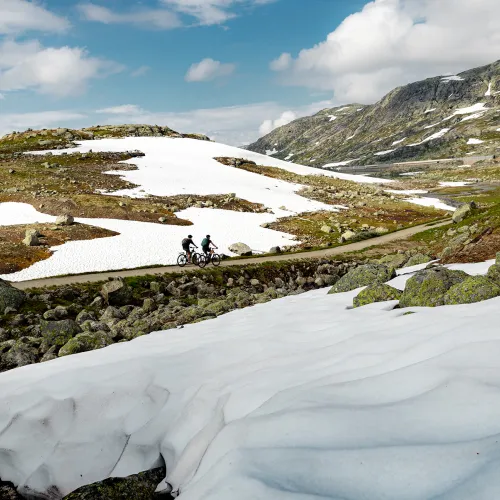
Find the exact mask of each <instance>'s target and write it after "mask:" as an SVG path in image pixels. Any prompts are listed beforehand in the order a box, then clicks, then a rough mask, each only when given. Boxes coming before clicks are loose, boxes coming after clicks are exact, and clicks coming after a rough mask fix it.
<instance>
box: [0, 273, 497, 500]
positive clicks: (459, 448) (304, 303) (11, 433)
mask: <svg viewBox="0 0 500 500" xmlns="http://www.w3.org/2000/svg"><path fill="white" fill-rule="evenodd" d="M483 270H484V269H483ZM400 278H404V277H400ZM355 293H356V292H350V293H347V294H339V295H326V291H325V290H321V291H317V292H311V293H308V294H304V295H301V296H292V297H288V298H285V299H282V300H277V301H273V302H271V303H269V304H265V305H260V306H256V307H253V308H248V309H244V310H241V311H235V312H233V313H230V314H227V315H225V316H221V317H219V318H218V319H216V320H212V321H207V322H203V323H200V324H196V325H189V326H187V327H186V328H184V329H182V330H173V331H168V332H160V333H155V334H151V335H148V336H144V337H141V338H139V339H137V340H135V341H133V342H130V343H124V344H116V345H113V346H111V347H108V348H106V349H102V350H100V351H94V352H90V353H85V354H80V355H75V356H71V357H68V358H62V359H58V360H55V361H51V362H48V363H43V364H40V365H34V366H28V367H25V368H20V369H17V370H13V371H11V372H7V373H3V374H1V375H0V457H1V458H0V477H2V479H3V480H7V481H9V480H10V481H13V482H14V483H16V484H18V485H21V486H23V487H24V491H27V489H28V488H29V489H30V490H32V491H35V492H45V491H47V490H48V489H49V488H52V492H53V494H52V498H60V497H61V496H62V495H64V494H67V493H69V492H70V491H71V490H73V489H75V488H77V487H79V486H80V485H83V484H86V483H91V482H93V481H97V480H101V479H103V478H105V477H107V476H110V475H113V476H125V475H128V474H132V473H136V472H138V471H140V470H143V469H148V468H150V467H153V466H155V465H156V464H157V461H158V459H159V457H160V453H161V454H162V455H163V457H164V458H165V460H166V462H167V470H168V478H167V479H168V480H169V481H170V482H171V483H173V484H174V487H176V488H177V487H180V488H181V497H180V498H182V499H183V500H215V499H217V500H234V499H236V498H237V499H242V500H250V499H255V498H259V499H260V500H277V499H279V500H295V499H299V498H300V499H302V498H303V499H304V500H305V499H312V498H329V499H340V498H342V499H347V498H349V499H352V500H363V499H375V498H377V499H382V498H383V499H385V500H403V499H404V500H426V499H427V500H430V499H437V498H439V499H441V500H469V499H471V498H474V499H475V500H491V499H493V498H497V497H498V496H499V493H500V476H499V475H498V459H499V453H500V452H499V448H498V439H499V438H498V436H499V434H500V389H499V388H500V367H499V364H498V359H499V357H500V329H499V328H498V310H499V307H500V299H494V300H490V301H487V302H483V303H479V304H474V305H465V306H451V307H441V308H436V309H423V308H422V309H421V308H411V310H412V311H413V312H415V314H412V315H406V316H405V315H404V313H405V312H406V311H401V310H392V308H393V307H394V304H395V303H394V302H388V303H382V304H373V305H370V306H367V307H364V308H361V309H355V310H349V309H348V306H350V305H351V303H352V297H353V296H354V295H355ZM56 488H57V489H56Z"/></svg>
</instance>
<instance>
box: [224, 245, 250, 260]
mask: <svg viewBox="0 0 500 500" xmlns="http://www.w3.org/2000/svg"><path fill="white" fill-rule="evenodd" d="M229 251H230V252H232V253H235V254H236V255H240V256H242V257H247V256H250V255H252V249H251V248H250V247H249V246H248V245H247V244H245V243H233V244H232V245H231V246H230V247H229Z"/></svg>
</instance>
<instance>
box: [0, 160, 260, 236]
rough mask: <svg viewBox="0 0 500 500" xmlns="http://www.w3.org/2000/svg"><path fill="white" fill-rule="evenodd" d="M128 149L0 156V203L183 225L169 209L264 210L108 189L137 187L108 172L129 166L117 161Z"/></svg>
mask: <svg viewBox="0 0 500 500" xmlns="http://www.w3.org/2000/svg"><path fill="white" fill-rule="evenodd" d="M132 157H133V155H132V154H130V153H87V154H79V153H75V154H70V155H61V156H38V155H22V156H20V155H16V156H15V157H13V156H11V157H9V158H8V159H5V158H4V159H0V203H1V202H9V201H10V202H23V203H29V204H31V205H32V206H33V207H34V208H36V209H37V210H40V211H42V212H44V213H47V214H49V215H56V216H57V215H61V214H66V213H71V214H72V215H73V216H76V217H85V218H107V219H122V220H134V221H139V222H155V223H160V222H161V223H162V224H167V225H179V226H189V225H191V224H192V223H191V222H190V221H188V220H185V219H181V218H178V217H177V216H176V215H175V212H177V211H179V210H183V209H186V208H189V207H194V206H195V207H200V208H203V207H208V208H221V209H224V210H233V211H239V212H264V211H265V207H263V206H262V205H260V204H256V203H251V202H249V201H246V200H242V199H240V198H237V197H236V195H235V194H233V193H230V194H227V195H209V196H197V195H188V194H186V195H177V196H170V197H159V196H147V197H144V198H131V197H127V196H112V195H110V194H109V193H113V192H116V191H123V190H128V189H132V188H135V187H137V186H136V185H134V184H132V183H130V182H128V181H126V180H125V179H123V178H122V177H120V176H119V175H112V174H110V173H109V172H118V171H127V170H135V169H137V167H136V166H135V165H131V164H128V163H120V162H122V161H124V160H128V159H130V158H132Z"/></svg>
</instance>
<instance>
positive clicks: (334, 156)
mask: <svg viewBox="0 0 500 500" xmlns="http://www.w3.org/2000/svg"><path fill="white" fill-rule="evenodd" d="M499 75H500V63H499V62H495V63H493V64H490V65H488V66H484V67H481V68H476V69H472V70H469V71H465V72H464V73H461V74H460V76H461V78H462V80H461V81H445V80H443V79H442V77H441V76H437V77H435V78H428V79H426V80H423V81H420V82H415V83H411V84H409V85H405V86H403V87H399V88H397V89H395V90H393V91H392V92H390V93H389V94H387V95H386V96H385V97H383V98H382V99H381V100H380V101H379V102H377V103H376V104H373V105H369V106H366V105H360V104H351V105H349V106H342V107H337V108H330V109H324V110H322V111H320V112H319V113H316V114H315V115H313V116H309V117H305V118H299V119H298V120H295V121H293V122H291V123H289V124H288V125H285V126H283V127H279V128H277V129H275V130H274V131H273V132H271V133H270V134H268V135H266V136H264V137H262V138H261V139H259V140H258V141H256V142H255V143H253V144H250V145H249V146H248V147H247V148H248V149H249V150H250V151H255V152H257V153H261V154H265V153H266V150H278V151H279V152H278V153H276V154H274V155H272V156H273V157H275V158H279V159H282V160H284V159H285V158H287V157H289V155H293V157H292V161H294V162H296V163H299V164H303V165H310V166H315V165H316V166H317V165H324V164H326V163H331V162H342V161H344V160H346V159H349V158H360V160H357V161H356V163H357V164H362V165H363V164H374V163H385V162H394V161H404V160H410V159H412V160H416V159H427V158H432V157H434V158H453V157H463V156H464V146H466V142H467V138H470V137H480V136H481V132H482V131H483V130H484V131H486V132H488V131H490V130H491V131H494V130H496V129H497V128H498V121H497V119H496V118H495V116H494V115H493V116H491V117H485V118H482V119H481V122H480V123H478V120H468V121H465V122H461V120H462V118H463V116H460V115H457V116H453V117H451V118H449V119H448V120H447V121H446V122H445V123H446V127H449V128H451V129H452V130H450V131H449V132H448V133H446V134H444V136H442V137H441V138H438V139H434V140H429V141H426V142H422V141H424V140H425V139H426V138H428V137H430V136H431V135H432V132H433V131H432V129H429V128H426V127H429V126H431V125H433V124H436V123H439V122H440V121H442V120H444V119H445V118H448V117H450V115H451V114H452V113H453V112H454V110H457V109H459V108H464V107H469V106H471V105H473V104H475V103H478V102H486V100H485V92H486V91H487V89H488V82H491V81H495V80H498V78H499ZM488 99H490V98H488ZM431 109H432V110H433V111H432V112H428V113H426V111H429V110H431ZM332 116H335V117H336V119H335V120H332V119H331V117H332ZM443 126H444V125H443ZM380 138H383V139H382V140H381V141H380V140H379V139H380ZM395 140H401V142H400V143H398V144H397V146H395V145H394V144H393V143H394V141H395ZM411 144H413V145H414V146H410V145H411ZM494 144H496V145H497V147H498V145H499V141H498V140H496V141H495V140H493V141H490V140H488V141H485V144H484V145H482V144H481V145H478V146H479V147H476V146H474V149H472V147H471V148H470V151H476V153H477V154H485V155H488V154H492V153H489V152H488V146H491V145H494ZM381 151H390V153H388V154H386V155H382V156H378V155H376V153H378V152H381ZM313 158H314V159H315V160H316V161H314V162H312V161H311V160H312V159H313Z"/></svg>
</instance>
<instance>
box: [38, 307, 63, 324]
mask: <svg viewBox="0 0 500 500" xmlns="http://www.w3.org/2000/svg"><path fill="white" fill-rule="evenodd" d="M66 316H68V310H67V309H66V308H65V307H63V306H57V307H56V308H55V309H49V310H48V311H45V312H44V313H43V319H46V320H48V321H58V320H60V319H64V318H66Z"/></svg>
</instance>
